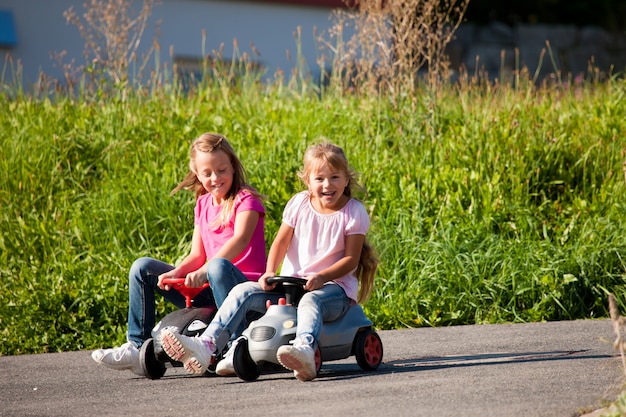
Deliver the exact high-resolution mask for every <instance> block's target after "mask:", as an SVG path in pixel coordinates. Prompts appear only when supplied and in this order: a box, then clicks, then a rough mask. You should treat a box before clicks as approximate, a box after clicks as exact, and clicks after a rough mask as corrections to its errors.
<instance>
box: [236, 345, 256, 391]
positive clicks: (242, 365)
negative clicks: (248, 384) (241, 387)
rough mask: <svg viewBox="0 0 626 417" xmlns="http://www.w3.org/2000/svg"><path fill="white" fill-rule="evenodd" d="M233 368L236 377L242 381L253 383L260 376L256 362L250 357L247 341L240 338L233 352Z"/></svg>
mask: <svg viewBox="0 0 626 417" xmlns="http://www.w3.org/2000/svg"><path fill="white" fill-rule="evenodd" d="M233 367H234V368H235V373H236V374H237V376H238V377H239V378H241V379H243V380H244V381H255V380H257V379H258V378H259V376H260V375H261V371H260V370H259V367H258V365H257V364H256V362H254V361H253V360H252V358H251V357H250V352H249V351H248V339H246V338H245V337H242V338H241V339H240V340H239V342H238V343H237V346H236V347H235V352H233Z"/></svg>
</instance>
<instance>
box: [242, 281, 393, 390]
mask: <svg viewBox="0 0 626 417" xmlns="http://www.w3.org/2000/svg"><path fill="white" fill-rule="evenodd" d="M267 282H268V283H274V282H276V283H278V284H279V285H280V286H282V287H283V289H284V291H285V298H281V299H280V301H279V303H278V304H273V305H269V301H268V308H267V312H266V313H265V315H263V316H262V317H261V318H259V319H258V320H256V321H253V322H251V323H250V325H249V326H248V328H247V329H246V330H245V331H244V332H243V334H242V335H241V336H240V337H239V339H238V343H237V345H236V347H235V351H234V352H233V367H234V368H235V373H236V374H237V376H238V377H239V378H241V379H243V380H245V381H253V380H256V379H257V378H258V377H259V376H260V375H261V371H262V370H263V369H265V368H266V367H267V368H273V369H276V366H277V365H278V367H280V368H282V367H281V366H280V363H279V362H278V359H276V352H277V351H278V348H279V347H280V346H282V345H287V344H289V341H290V340H293V339H295V336H296V326H297V324H298V323H297V314H296V309H297V305H298V302H299V301H300V298H301V297H302V295H303V294H304V292H305V290H304V284H305V283H306V279H304V278H296V277H284V276H277V277H271V278H268V280H267ZM277 288H279V287H278V286H277ZM353 355H354V356H355V357H356V361H357V364H358V365H359V367H360V368H361V369H362V370H364V371H372V370H375V369H377V368H378V366H379V365H380V364H381V362H382V360H383V344H382V341H381V340H380V337H379V336H378V334H377V333H376V331H375V330H374V329H373V327H372V322H371V321H370V320H369V319H368V318H367V317H366V316H365V313H364V312H363V309H362V308H361V306H360V305H358V304H356V305H353V306H352V307H350V309H349V310H348V311H347V312H346V314H344V315H343V316H342V317H341V318H339V319H337V320H335V321H332V322H324V324H323V326H322V332H321V334H320V338H319V341H318V343H317V347H316V351H315V368H316V372H319V370H320V368H321V366H322V362H324V361H333V360H339V359H344V358H347V357H350V356H353ZM282 369H283V370H285V368H282Z"/></svg>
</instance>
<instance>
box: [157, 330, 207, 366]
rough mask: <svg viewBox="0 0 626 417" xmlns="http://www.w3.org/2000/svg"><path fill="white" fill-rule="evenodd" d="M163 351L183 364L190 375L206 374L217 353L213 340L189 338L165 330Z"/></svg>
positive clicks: (162, 334)
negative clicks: (212, 357) (212, 358)
mask: <svg viewBox="0 0 626 417" xmlns="http://www.w3.org/2000/svg"><path fill="white" fill-rule="evenodd" d="M161 338H162V340H163V350H164V351H165V353H167V355H168V356H169V357H170V358H172V359H173V360H175V361H178V362H181V363H182V364H183V367H184V368H185V370H186V371H187V372H189V373H190V374H204V373H205V372H206V371H207V369H209V365H210V363H211V356H212V355H213V354H214V353H215V344H214V343H213V341H212V340H211V339H206V338H200V337H189V336H185V335H183V334H180V333H177V332H174V331H172V330H170V329H167V328H166V329H163V331H162V332H161Z"/></svg>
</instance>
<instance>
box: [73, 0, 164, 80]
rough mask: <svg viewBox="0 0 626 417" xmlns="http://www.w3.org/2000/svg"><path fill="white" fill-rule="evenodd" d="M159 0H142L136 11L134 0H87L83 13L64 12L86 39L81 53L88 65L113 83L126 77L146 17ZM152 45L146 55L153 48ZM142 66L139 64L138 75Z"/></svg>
mask: <svg viewBox="0 0 626 417" xmlns="http://www.w3.org/2000/svg"><path fill="white" fill-rule="evenodd" d="M157 2H158V0H143V4H142V6H141V8H140V9H139V10H135V8H133V0H104V1H103V0H87V1H85V3H84V4H83V7H84V8H85V13H84V14H83V15H82V18H81V16H79V15H77V14H76V12H75V11H74V9H73V7H70V8H69V9H68V10H66V11H65V12H64V13H63V15H64V16H65V19H66V21H67V23H68V24H73V25H74V26H76V27H77V28H78V30H79V31H80V34H81V37H82V38H83V40H84V41H85V48H84V51H83V56H84V58H85V60H86V62H87V68H83V70H87V71H89V68H91V69H92V70H94V68H95V69H96V73H97V74H96V75H98V76H105V77H109V79H110V80H112V81H113V82H114V83H115V84H119V83H121V82H124V81H126V80H128V75H129V74H128V70H129V65H130V63H131V62H133V60H134V59H136V57H137V52H138V50H139V46H140V44H141V38H142V36H143V34H144V32H145V30H146V28H147V26H148V18H149V17H150V15H151V14H152V8H153V7H154V6H155V5H156V4H157ZM154 49H155V46H154V45H153V46H152V47H151V48H150V49H149V51H148V52H147V54H146V56H149V55H151V54H152V52H153V51H154ZM146 61H147V60H144V65H140V68H139V72H138V74H141V72H142V70H143V68H144V66H145V62H146Z"/></svg>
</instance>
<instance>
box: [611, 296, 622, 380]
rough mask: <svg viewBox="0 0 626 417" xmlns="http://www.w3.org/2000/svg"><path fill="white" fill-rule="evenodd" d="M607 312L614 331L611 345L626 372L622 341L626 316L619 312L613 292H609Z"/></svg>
mask: <svg viewBox="0 0 626 417" xmlns="http://www.w3.org/2000/svg"><path fill="white" fill-rule="evenodd" d="M609 313H610V315H611V323H612V324H613V331H614V332H615V336H616V338H615V342H613V347H614V348H615V350H618V351H619V353H620V356H621V358H622V369H623V370H624V373H626V357H625V355H624V351H625V350H626V342H625V341H624V335H623V333H624V329H625V325H626V317H623V316H621V315H620V314H619V309H618V307H617V301H615V296H614V295H613V294H609Z"/></svg>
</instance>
